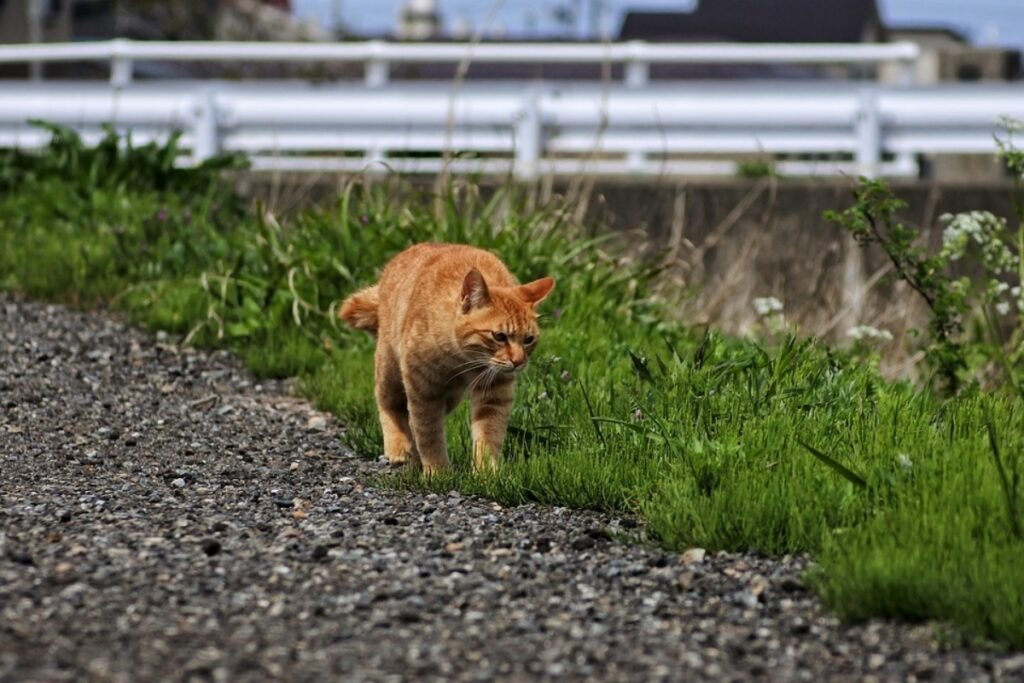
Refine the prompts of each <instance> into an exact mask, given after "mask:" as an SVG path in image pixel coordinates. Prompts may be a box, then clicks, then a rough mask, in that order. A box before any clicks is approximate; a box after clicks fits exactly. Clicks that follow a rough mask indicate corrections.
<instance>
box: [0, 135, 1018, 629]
mask: <svg viewBox="0 0 1024 683" xmlns="http://www.w3.org/2000/svg"><path fill="white" fill-rule="evenodd" d="M173 157H174V154H173V150H170V151H169V149H168V148H167V147H142V148H131V147H130V146H129V147H126V146H124V145H120V146H119V145H118V144H117V141H116V140H115V139H114V138H111V139H110V140H108V141H107V142H105V143H103V144H102V145H100V147H98V148H96V149H88V148H85V147H83V146H82V145H81V144H80V143H78V142H77V141H76V140H75V139H74V138H73V137H72V136H68V135H66V134H61V135H59V136H58V138H57V143H56V145H55V148H54V149H52V150H51V151H50V152H48V153H46V154H44V155H41V156H39V157H33V156H28V155H22V154H16V153H8V154H6V155H5V156H0V241H2V244H3V249H2V251H0V286H2V287H4V288H7V289H13V290H19V291H23V292H27V293H29V294H30V295H33V296H38V297H45V298H48V299H59V300H64V301H69V302H71V303H74V304H79V305H91V304H95V303H100V302H108V303H112V304H114V305H117V306H120V307H121V308H123V309H125V310H127V311H128V312H129V313H130V314H131V315H132V316H134V318H135V319H136V320H137V321H138V322H139V323H141V324H144V325H147V326H149V327H151V328H159V329H166V330H170V331H174V332H178V333H180V334H183V335H188V338H189V339H190V340H191V341H193V342H195V343H198V344H204V345H218V346H223V347H225V348H230V349H233V350H235V351H236V352H238V353H239V354H240V355H241V356H242V357H243V358H244V359H245V360H246V362H247V363H248V364H249V366H250V367H251V368H252V369H253V370H254V371H255V372H257V373H259V374H262V375H270V376H287V375H298V376H299V377H300V378H301V383H300V386H301V387H302V390H303V391H304V392H305V393H306V395H308V396H309V397H310V398H312V399H313V400H315V401H316V402H317V403H318V404H319V405H320V406H322V407H324V408H326V409H329V410H331V411H333V412H335V413H336V414H338V415H339V416H341V417H342V418H343V419H344V420H345V421H346V422H347V423H348V425H349V430H348V437H347V438H348V439H349V442H350V444H351V445H352V446H353V447H354V448H355V449H356V450H357V451H358V452H359V453H362V454H364V455H366V456H367V457H375V456H376V455H377V454H378V453H379V452H380V433H379V426H378V424H377V421H376V410H375V407H374V404H373V398H372V397H373V391H372V353H373V346H372V340H371V339H370V338H369V337H368V336H366V335H364V334H361V333H354V332H352V331H350V330H347V329H343V328H341V327H340V326H339V324H338V323H337V321H336V319H335V316H334V310H335V307H336V306H337V304H338V302H339V301H340V300H341V299H342V298H343V297H344V296H346V295H347V294H348V293H350V292H352V291H353V290H355V289H356V288H358V287H360V286H362V285H364V284H366V283H369V282H371V281H373V280H374V279H375V278H376V275H377V273H378V271H379V269H380V267H381V266H382V265H383V264H384V263H385V262H386V261H387V260H388V259H389V258H390V257H391V256H393V255H394V254H396V253H397V252H398V251H400V250H401V249H403V248H404V247H406V246H408V245H410V244H413V243H415V242H420V241H425V240H438V241H448V242H464V243H470V244H476V245H479V246H482V247H486V248H489V249H493V250H495V251H496V252H498V253H499V254H500V255H501V256H502V257H503V258H504V259H505V261H506V262H507V263H508V264H509V266H510V267H511V269H512V270H513V271H514V272H515V273H517V274H518V275H519V276H520V278H521V279H523V280H529V279H533V278H537V277H541V276H543V275H552V276H554V277H555V278H556V280H557V281H558V285H557V287H556V289H555V292H554V293H553V295H552V297H551V298H550V300H549V301H548V302H546V303H545V306H544V310H545V312H546V314H547V315H546V317H545V319H544V321H543V329H544V336H543V340H542V342H541V346H540V348H539V350H538V352H537V354H535V356H534V361H533V362H532V363H531V367H530V370H529V371H528V372H527V373H526V375H525V377H524V380H523V381H522V382H521V384H520V387H519V389H518V394H517V402H516V406H515V411H514V413H513V416H512V430H511V433H510V437H509V440H508V443H507V449H506V450H507V452H506V456H507V457H506V462H505V464H504V465H503V467H502V468H501V470H500V472H499V473H497V474H493V475H476V474H474V473H473V472H472V471H471V468H470V435H469V429H468V419H467V416H466V411H465V409H464V408H463V409H460V410H459V411H457V412H456V413H455V414H454V415H453V416H452V417H451V418H450V421H449V436H448V441H449V445H450V449H451V451H452V456H453V460H454V463H455V467H454V469H453V470H452V471H451V472H450V473H447V474H445V475H443V476H439V477H437V478H434V479H431V480H424V479H422V478H421V477H418V476H416V475H415V474H409V473H405V474H399V475H394V476H393V477H390V479H389V483H390V484H392V485H394V486H402V487H412V488H421V489H422V488H426V489H435V490H441V491H446V490H449V489H451V488H458V489H460V490H462V491H464V492H471V493H479V494H481V495H484V496H488V497H490V498H493V499H495V500H498V501H501V502H503V503H508V504H515V503H521V502H526V501H538V502H541V503H550V504H557V505H567V506H573V507H580V508H593V509H598V510H607V511H612V512H622V513H630V514H638V515H641V516H643V517H644V518H645V519H646V520H647V522H648V528H649V529H650V531H651V533H652V534H653V535H654V536H655V538H656V540H657V541H658V542H660V543H662V544H663V545H665V546H666V547H669V548H684V547H687V546H691V545H700V546H704V547H708V548H714V549H733V550H739V549H743V550H757V551H760V552H763V553H770V554H781V553H787V552H809V553H811V554H813V555H814V556H815V558H816V560H817V565H818V567H819V569H818V570H817V571H816V572H815V574H814V575H813V577H812V579H813V584H814V586H815V587H816V589H817V590H818V591H819V593H820V594H821V595H822V597H823V598H824V599H825V600H826V602H827V603H828V604H829V605H830V606H831V607H832V608H833V609H835V610H836V611H837V613H839V614H841V615H843V616H844V617H847V618H850V619H861V618H865V617H870V616H885V617H895V618H900V619H907V620H915V621H916V620H925V619H938V620H943V621H947V622H950V623H952V624H953V625H955V626H956V628H958V629H959V631H960V632H961V633H962V634H963V635H964V636H966V637H968V638H984V639H992V640H994V641H996V642H998V643H1001V644H1003V645H1006V646H1011V647H1016V648H1021V647H1024V626H1022V625H1024V570H1021V568H1020V567H1021V558H1024V538H1022V536H1021V533H1020V523H1021V520H1020V514H1021V512H1020V510H1021V508H1024V496H1022V493H1021V490H1020V472H1021V470H1022V469H1024V456H1022V453H1024V448H1022V447H1024V443H1022V441H1024V407H1022V405H1021V403H1020V402H1019V401H1018V400H1015V399H1013V398H1011V397H1008V396H1004V395H984V394H982V395H973V396H966V397H963V398H957V399H952V400H949V401H945V402H943V401H940V400H939V399H937V398H936V397H934V396H933V395H931V394H929V393H927V392H925V391H922V390H920V389H918V388H916V387H914V386H911V385H909V384H906V383H889V382H885V381H883V380H882V379H881V378H880V377H879V376H878V374H877V373H876V372H875V371H874V370H872V369H871V368H869V367H865V366H862V365H859V364H857V363H856V362H855V361H854V360H852V359H851V358H850V357H848V356H847V355H846V354H843V353H840V352H836V351H833V350H830V349H828V348H826V347H824V346H822V345H820V344H817V343H815V342H812V341H798V340H795V339H787V340H785V341H784V342H782V343H781V344H778V345H775V346H772V347H770V348H762V347H759V346H758V345H756V344H754V343H751V342H749V341H743V340H736V339H729V338H725V337H723V336H721V335H719V334H716V333H714V332H710V333H704V332H703V331H701V330H692V329H688V328H686V327H685V326H684V325H681V324H679V323H677V322H673V321H672V320H671V318H670V316H669V315H668V311H669V310H670V308H671V303H672V302H671V299H670V298H669V299H666V298H665V297H666V296H668V295H666V294H665V293H664V292H662V293H661V294H659V293H658V289H657V287H656V285H657V284H658V282H659V279H658V270H657V268H654V267H651V266H650V264H647V263H644V262H642V261H637V260H632V259H629V258H627V257H625V256H624V254H625V253H626V252H625V251H624V250H623V249H622V244H621V241H617V240H614V239H611V238H608V237H601V236H598V235H597V234H596V233H595V232H593V231H592V230H589V229H587V228H586V227H584V226H581V225H579V224H577V223H576V222H575V220H574V219H573V218H572V213H571V212H570V211H569V210H568V208H567V207H564V206H559V205H552V206H544V207H537V206H534V205H533V204H532V203H531V202H530V201H529V199H530V198H529V196H528V195H526V194H522V193H519V192H517V191H516V190H515V189H514V188H510V189H507V190H504V191H498V192H494V193H491V194H486V193H482V192H481V191H480V190H479V189H478V188H477V187H476V186H474V185H472V184H461V185H457V186H455V187H453V188H452V189H451V190H450V191H449V192H447V193H446V194H445V195H443V196H440V197H438V196H433V195H430V194H427V193H423V192H417V191H415V190H414V189H412V188H409V187H402V186H398V185H394V184H378V185H375V186H373V187H366V186H364V185H360V184H350V185H348V186H346V187H345V188H344V190H343V191H342V192H340V195H339V197H338V200H337V202H336V203H335V204H334V205H332V206H330V207H328V208H322V209H310V210H305V211H302V212H300V213H296V214H294V215H291V216H289V217H288V218H287V220H284V219H281V218H275V217H273V216H271V215H269V214H268V213H267V212H266V211H265V210H264V209H263V208H261V207H255V208H251V207H246V206H244V205H243V204H242V202H241V201H240V200H239V199H238V198H237V197H235V196H234V195H233V194H232V193H231V191H230V190H229V184H228V183H227V182H225V181H224V180H222V179H221V178H220V177H219V174H218V168H219V166H218V164H213V165H211V166H210V167H208V168H202V169H199V170H196V171H187V172H186V171H180V170H177V169H174V168H173V166H172V165H171V161H170V160H171V159H173ZM990 429H991V432H992V434H991V436H990Z"/></svg>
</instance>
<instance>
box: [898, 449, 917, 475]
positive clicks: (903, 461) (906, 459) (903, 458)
mask: <svg viewBox="0 0 1024 683" xmlns="http://www.w3.org/2000/svg"><path fill="white" fill-rule="evenodd" d="M896 462H898V463H899V465H900V467H902V468H903V469H904V470H906V471H907V472H909V471H910V468H912V467H913V466H914V462H913V461H912V460H911V459H910V456H909V455H907V454H906V453H900V454H898V455H897V456H896Z"/></svg>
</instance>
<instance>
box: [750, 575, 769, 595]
mask: <svg viewBox="0 0 1024 683" xmlns="http://www.w3.org/2000/svg"><path fill="white" fill-rule="evenodd" d="M768 585H769V584H768V579H766V578H764V577H763V576H761V575H760V574H755V575H754V578H752V579H751V580H750V592H751V594H753V595H754V596H755V597H758V598H759V597H761V595H763V594H764V592H765V591H766V590H768Z"/></svg>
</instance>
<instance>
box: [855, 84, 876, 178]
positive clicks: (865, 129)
mask: <svg viewBox="0 0 1024 683" xmlns="http://www.w3.org/2000/svg"><path fill="white" fill-rule="evenodd" d="M855 128H856V136H857V153H856V156H855V161H856V165H857V173H858V174H859V175H863V176H867V177H869V178H873V177H875V176H876V175H878V171H879V163H880V162H881V160H882V121H881V118H880V117H879V114H878V100H877V97H876V94H875V91H874V90H868V89H865V90H863V91H861V95H860V108H859V109H858V111H857V122H856V125H855Z"/></svg>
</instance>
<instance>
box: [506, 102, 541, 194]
mask: <svg viewBox="0 0 1024 683" xmlns="http://www.w3.org/2000/svg"><path fill="white" fill-rule="evenodd" d="M542 133H543V131H542V122H541V118H540V106H539V104H538V102H537V93H536V92H534V91H532V90H530V91H527V92H526V96H525V97H524V98H523V108H522V110H521V111H520V112H519V118H518V119H517V120H516V122H515V130H514V143H515V164H514V166H513V173H514V174H515V176H516V177H517V178H518V179H520V180H535V179H536V178H537V171H538V169H537V164H538V162H539V161H540V157H541V145H542V143H543V140H542Z"/></svg>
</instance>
